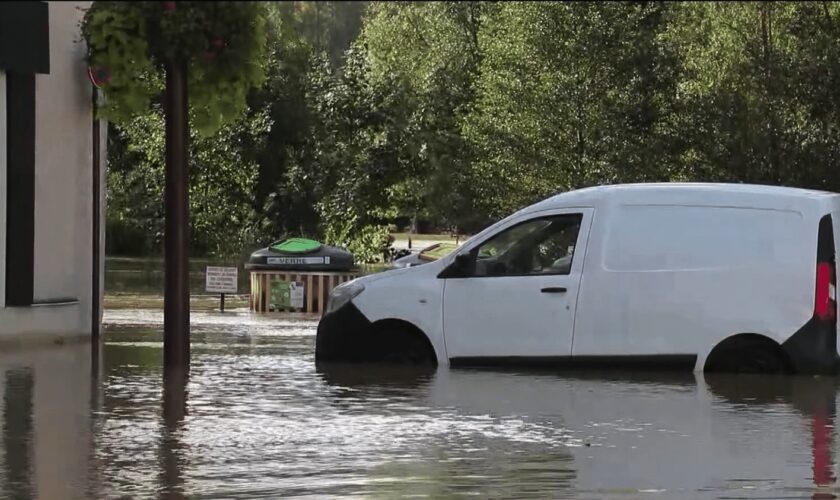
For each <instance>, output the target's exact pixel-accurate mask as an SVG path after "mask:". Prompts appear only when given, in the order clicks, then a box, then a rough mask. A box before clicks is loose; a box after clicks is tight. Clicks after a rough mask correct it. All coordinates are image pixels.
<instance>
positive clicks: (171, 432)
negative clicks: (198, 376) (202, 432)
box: [160, 369, 189, 499]
mask: <svg viewBox="0 0 840 500" xmlns="http://www.w3.org/2000/svg"><path fill="white" fill-rule="evenodd" d="M188 382H189V375H188V373H187V372H186V371H184V370H180V369H170V370H166V371H165V372H164V377H163V426H162V429H161V439H160V455H161V474H160V483H161V488H160V493H161V494H160V497H161V498H165V499H169V498H173V499H175V498H185V495H184V478H183V475H182V471H183V470H184V469H186V468H188V467H189V465H188V464H187V463H186V462H185V460H186V459H185V452H184V445H183V443H182V442H181V436H180V435H181V433H182V432H183V430H182V427H183V424H184V417H185V416H186V414H187V384H188Z"/></svg>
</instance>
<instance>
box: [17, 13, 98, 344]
mask: <svg viewBox="0 0 840 500" xmlns="http://www.w3.org/2000/svg"><path fill="white" fill-rule="evenodd" d="M89 5H90V2H49V18H50V72H49V74H46V75H41V74H39V75H36V77H35V90H36V93H35V108H36V111H35V113H36V115H35V127H36V132H35V147H36V150H35V256H34V257H35V264H34V299H35V301H36V302H39V301H49V300H55V299H76V300H78V303H76V304H70V305H63V306H38V307H15V308H6V309H0V338H1V336H2V335H20V334H25V335H29V336H33V335H35V334H45V335H89V334H90V331H91V314H90V311H91V276H92V268H91V258H92V257H91V256H92V248H91V245H92V235H91V227H92V224H91V221H92V203H93V198H92V197H93V193H92V192H91V190H92V186H91V182H92V181H91V175H92V171H91V168H92V161H93V157H92V155H93V146H92V137H91V134H92V129H91V120H92V113H93V111H92V105H91V84H90V82H89V81H88V79H87V66H86V64H85V62H84V55H85V48H84V46H83V43H82V42H80V41H79V39H80V36H79V23H80V21H81V19H82V16H83V14H84V12H83V11H82V10H81V9H80V7H81V8H86V7H88V6H89ZM2 100H5V92H4V93H3V99H2ZM4 123H5V121H4ZM2 136H3V137H6V134H5V133H4V134H2ZM2 156H3V158H5V154H3V155H2ZM103 206H104V205H103ZM103 221H104V218H103ZM103 227H104V223H103ZM3 241H4V243H3V248H4V249H5V239H4V240H3ZM3 282H4V283H5V279H4V280H3Z"/></svg>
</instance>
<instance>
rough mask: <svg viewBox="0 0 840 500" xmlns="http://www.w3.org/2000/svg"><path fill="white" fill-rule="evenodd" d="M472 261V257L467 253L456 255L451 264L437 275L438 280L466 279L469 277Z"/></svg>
mask: <svg viewBox="0 0 840 500" xmlns="http://www.w3.org/2000/svg"><path fill="white" fill-rule="evenodd" d="M472 261H473V258H472V255H470V254H469V253H461V254H458V255H456V256H455V259H454V260H453V261H452V263H451V264H449V265H448V266H447V267H446V268H445V269H444V270H443V271H441V272H440V274H438V278H443V279H446V278H466V277H467V276H469V275H470V268H471V266H472Z"/></svg>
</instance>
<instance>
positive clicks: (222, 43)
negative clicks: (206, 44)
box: [210, 38, 225, 49]
mask: <svg viewBox="0 0 840 500" xmlns="http://www.w3.org/2000/svg"><path fill="white" fill-rule="evenodd" d="M210 45H212V46H213V47H214V48H216V49H221V48H222V47H224V46H225V41H224V40H222V39H221V38H214V39H213V41H211V42H210Z"/></svg>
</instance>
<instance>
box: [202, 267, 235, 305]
mask: <svg viewBox="0 0 840 500" xmlns="http://www.w3.org/2000/svg"><path fill="white" fill-rule="evenodd" d="M237 276H238V270H237V269H236V268H235V267H215V266H207V271H206V274H205V284H204V288H205V290H207V292H208V293H218V294H220V295H221V297H220V298H219V309H220V310H221V312H225V294H226V293H236V292H237Z"/></svg>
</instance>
